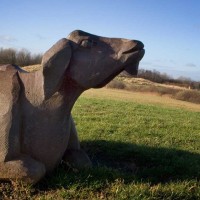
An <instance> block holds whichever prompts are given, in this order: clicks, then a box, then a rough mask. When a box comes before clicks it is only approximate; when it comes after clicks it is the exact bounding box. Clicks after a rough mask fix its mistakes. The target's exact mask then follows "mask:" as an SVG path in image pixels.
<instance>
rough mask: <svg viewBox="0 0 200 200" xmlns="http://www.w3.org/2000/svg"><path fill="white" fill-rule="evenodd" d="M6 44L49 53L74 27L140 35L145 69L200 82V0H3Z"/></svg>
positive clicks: (1, 35) (0, 40) (1, 25)
mask: <svg viewBox="0 0 200 200" xmlns="http://www.w3.org/2000/svg"><path fill="white" fill-rule="evenodd" d="M0 5H1V17H0V47H4V48H8V47H12V48H16V49H21V48H26V49H28V50H30V51H31V52H33V53H43V52H45V51H46V50H47V49H48V48H50V47H51V46H52V45H53V44H54V43H55V42H56V41H58V40H59V39H60V38H63V37H66V36H67V35H68V34H69V33H70V32H71V31H73V30H75V29H81V30H84V31H87V32H90V33H93V34H97V35H102V36H107V37H122V38H129V39H138V40H141V41H142V42H143V43H144V44H145V49H146V54H145V57H144V58H143V60H142V62H141V64H140V68H143V69H151V70H153V69H155V70H158V71H160V72H166V73H167V74H169V75H171V76H173V77H179V76H185V77H189V78H192V79H193V80H198V81H200V50H199V48H200V0H96V1H95V0H34V1H28V0H0Z"/></svg>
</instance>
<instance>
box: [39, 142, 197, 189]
mask: <svg viewBox="0 0 200 200" xmlns="http://www.w3.org/2000/svg"><path fill="white" fill-rule="evenodd" d="M81 146H82V148H83V149H84V150H85V151H86V152H87V153H88V155H89V157H90V158H91V160H92V162H93V164H94V168H92V169H89V170H80V171H78V170H76V169H69V168H67V167H66V166H64V165H61V166H59V167H58V168H57V169H56V170H55V172H54V174H53V175H51V176H49V177H47V178H45V179H44V180H43V181H42V182H40V183H39V184H38V185H37V186H36V187H37V188H38V189H39V190H40V191H42V190H48V189H50V190H51V189H56V188H60V187H61V188H62V187H64V188H68V187H71V186H72V187H78V188H82V187H90V186H92V188H93V189H95V188H96V189H98V188H102V187H104V186H105V185H106V184H109V183H112V182H114V181H115V180H123V181H124V183H125V184H128V183H132V182H138V183H150V184H157V183H168V182H171V181H175V182H176V181H190V180H199V179H200V154H195V153H190V152H187V151H182V150H176V149H167V148H156V147H148V146H142V145H134V144H131V143H123V142H113V141H105V140H97V141H84V142H82V143H81Z"/></svg>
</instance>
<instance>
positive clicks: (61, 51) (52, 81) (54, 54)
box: [42, 38, 72, 99]
mask: <svg viewBox="0 0 200 200" xmlns="http://www.w3.org/2000/svg"><path fill="white" fill-rule="evenodd" d="M71 55H72V51H71V46H70V42H69V40H67V39H65V38H63V39H61V40H59V41H58V42H57V43H56V44H55V45H53V46H52V47H51V48H50V49H49V50H48V51H47V52H46V53H45V54H44V56H43V58H42V66H43V76H44V85H43V87H44V95H45V99H47V98H49V97H50V96H52V95H53V94H54V93H55V92H56V91H57V90H58V89H59V87H60V86H61V84H62V81H63V78H64V73H65V71H66V69H67V67H68V66H69V63H70V58H71Z"/></svg>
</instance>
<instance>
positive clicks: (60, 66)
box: [0, 31, 144, 184]
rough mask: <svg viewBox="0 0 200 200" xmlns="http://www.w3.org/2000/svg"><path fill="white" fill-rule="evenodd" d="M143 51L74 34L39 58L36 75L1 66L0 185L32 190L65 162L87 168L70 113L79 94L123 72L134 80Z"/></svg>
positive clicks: (124, 42) (116, 41) (132, 43)
mask: <svg viewBox="0 0 200 200" xmlns="http://www.w3.org/2000/svg"><path fill="white" fill-rule="evenodd" d="M143 47H144V45H143V44H142V43H141V42H140V41H137V40H127V39H120V38H119V39H117V38H105V37H99V36H96V35H92V34H89V33H86V32H83V31H73V32H72V33H71V34H70V35H69V36H68V37H67V39H66V38H63V39H61V40H60V41H58V42H57V43H56V44H55V45H54V46H52V47H51V48H50V49H49V50H48V51H47V52H46V53H45V54H44V56H43V60H42V65H41V66H42V67H41V69H39V70H37V71H34V72H30V73H28V72H26V71H24V70H23V69H21V68H19V67H17V66H14V65H9V64H8V65H2V66H0V179H7V180H11V181H15V180H19V181H24V182H25V183H31V184H35V183H37V182H38V181H39V180H40V179H41V178H42V177H43V176H44V175H45V174H46V173H49V172H51V171H52V170H53V169H54V168H55V167H56V166H57V165H58V164H59V163H60V162H61V160H64V161H66V162H68V163H70V164H72V165H75V166H79V167H86V166H91V162H90V160H89V158H88V156H87V155H86V154H85V153H84V152H83V151H82V150H81V148H80V143H79V140H78V136H77V132H76V128H75V125H74V122H73V119H72V117H71V109H72V107H73V105H74V103H75V101H76V100H77V98H78V97H79V96H80V94H81V93H82V92H83V91H85V90H87V89H89V88H99V87H102V86H104V85H105V84H107V83H108V82H109V81H110V80H112V79H113V78H114V77H115V76H117V75H118V74H119V73H120V72H122V71H123V70H126V71H128V72H129V73H131V74H137V69H138V64H139V61H140V60H141V59H142V57H143V55H144V49H143Z"/></svg>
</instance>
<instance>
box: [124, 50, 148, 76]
mask: <svg viewBox="0 0 200 200" xmlns="http://www.w3.org/2000/svg"><path fill="white" fill-rule="evenodd" d="M129 53H131V51H130V50H129ZM135 53H136V54H137V59H134V61H133V62H130V63H129V64H127V65H126V66H125V68H124V70H125V71H126V72H128V74H130V75H134V76H135V75H137V74H138V67H139V62H140V60H141V59H142V58H143V56H144V53H145V50H144V49H140V50H137V51H136V52H135Z"/></svg>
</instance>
